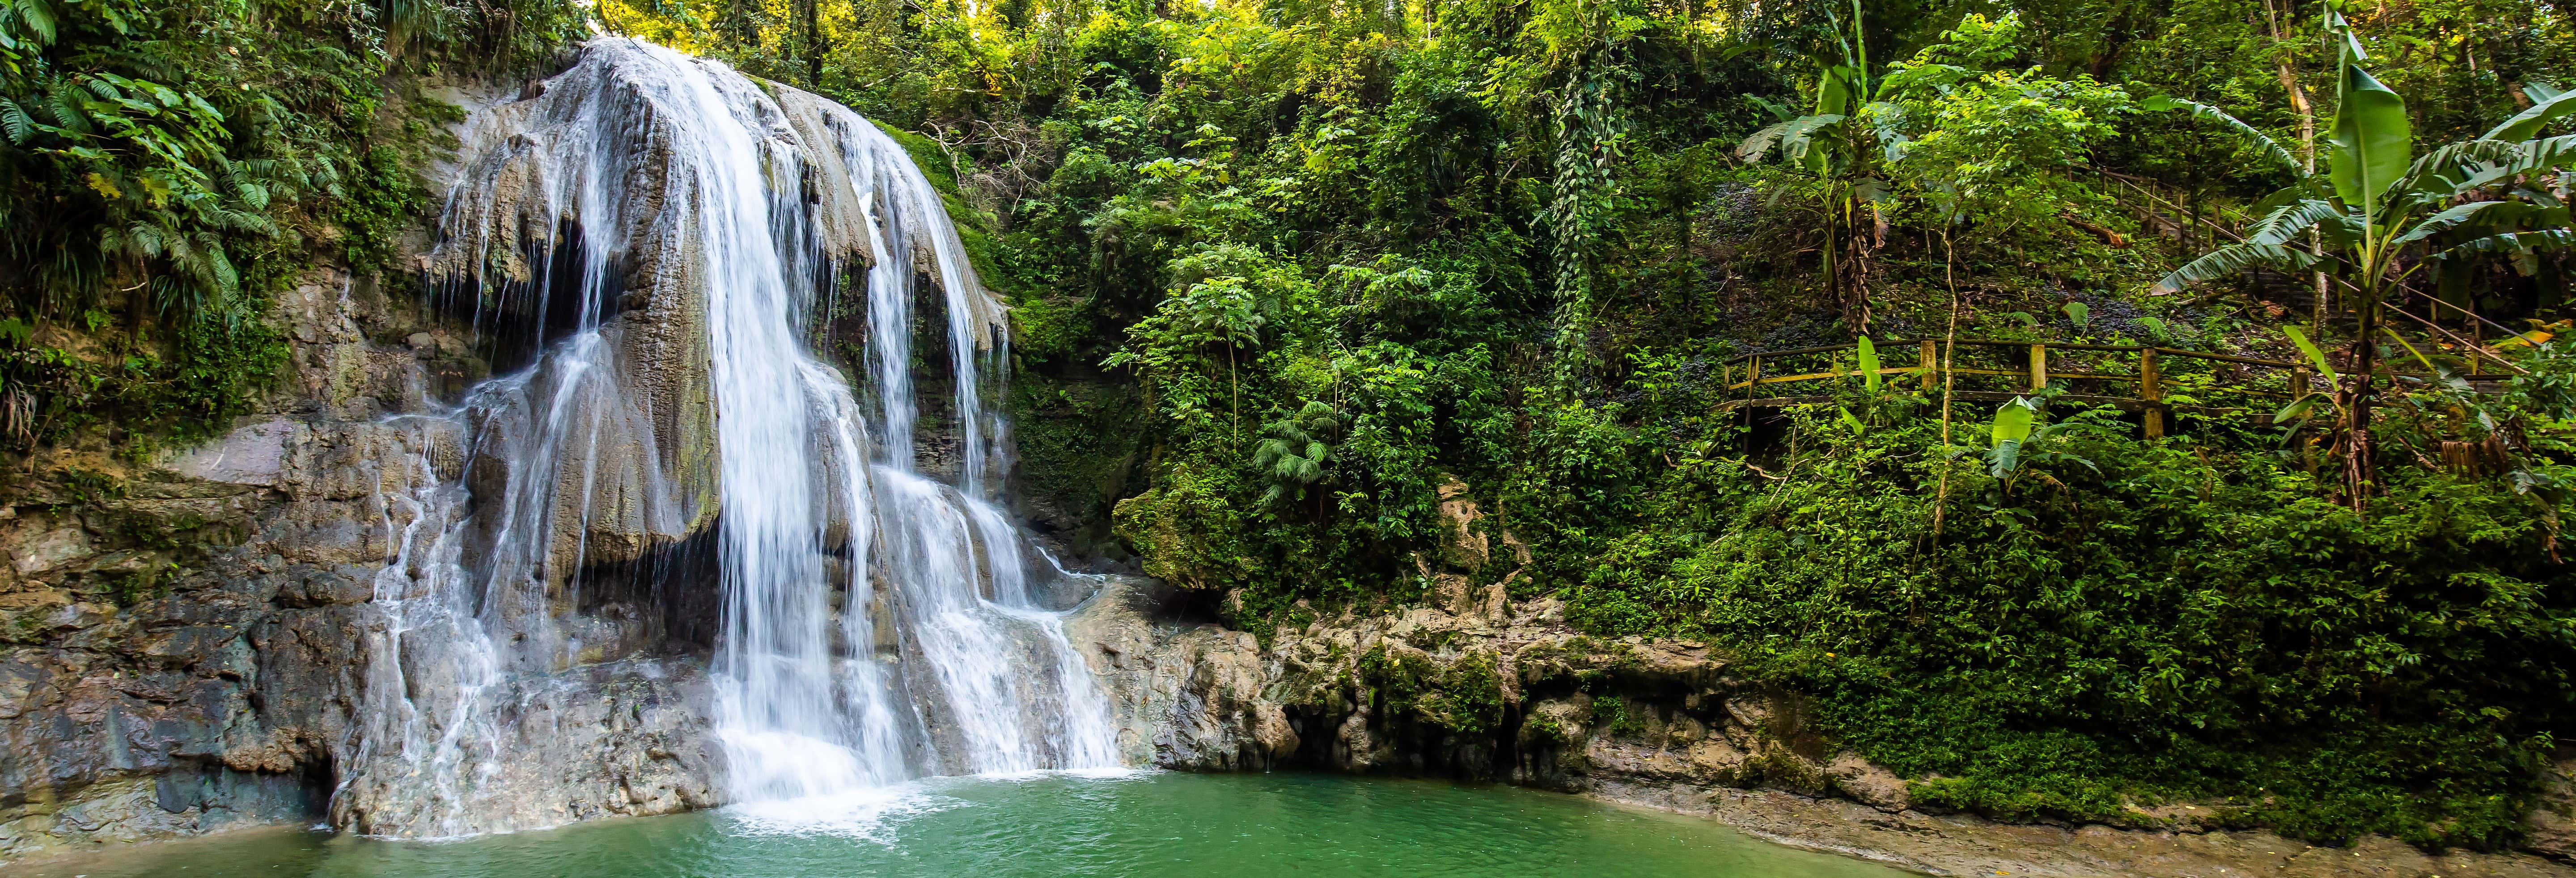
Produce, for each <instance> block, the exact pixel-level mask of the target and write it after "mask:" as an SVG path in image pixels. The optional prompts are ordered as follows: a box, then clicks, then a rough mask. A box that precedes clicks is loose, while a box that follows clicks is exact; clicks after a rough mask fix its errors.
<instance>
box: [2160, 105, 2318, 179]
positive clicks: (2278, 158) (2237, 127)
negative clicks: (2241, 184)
mask: <svg viewBox="0 0 2576 878" xmlns="http://www.w3.org/2000/svg"><path fill="white" fill-rule="evenodd" d="M2138 107H2139V108H2140V109H2144V110H2148V111H2151V112H2161V111H2165V110H2189V111H2191V115H2192V118H2195V119H2207V120H2210V121H2212V122H2217V123H2219V124H2220V125H2224V126H2226V127H2228V128H2229V129H2231V130H2233V131H2235V132H2236V133H2237V134H2240V135H2243V136H2244V137H2245V139H2247V140H2250V141H2253V143H2254V147H2255V148H2256V149H2259V150H2261V151H2262V152H2263V155H2264V157H2265V158H2269V159H2271V160H2272V163H2273V164H2276V165H2280V166H2281V169H2282V170H2286V171H2289V172H2290V173H2293V174H2300V173H2305V171H2304V170H2303V169H2302V168H2301V166H2300V165H2299V158H2298V157H2297V156H2294V155H2291V154H2290V150H2289V149H2288V148H2286V147H2283V146H2282V145H2281V144H2280V142H2279V141H2276V140H2273V139H2272V135H2269V134H2265V133H2263V129H2260V128H2256V127H2254V126H2252V125H2248V124H2245V122H2244V120H2241V119H2238V118H2236V117H2234V116H2230V115H2228V114H2227V112H2226V111H2224V110H2221V109H2219V108H2217V107H2213V106H2210V105H2208V104H2204V103H2201V102H2199V101H2192V100H2184V99H2182V98H2177V97H2170V96H2166V95H2156V96H2154V97H2150V98H2147V99H2146V100H2143V101H2140V102H2138Z"/></svg>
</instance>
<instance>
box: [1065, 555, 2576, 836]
mask: <svg viewBox="0 0 2576 878" xmlns="http://www.w3.org/2000/svg"><path fill="white" fill-rule="evenodd" d="M1448 599H1449V600H1448V605H1447V606H1430V607H1417V608H1413V609H1409V610H1405V611H1402V612H1400V613H1395V614H1390V615H1385V616H1377V617H1357V616H1349V615H1345V616H1343V617H1340V618H1335V619H1329V620H1317V621H1315V622H1313V623H1311V624H1309V625H1307V626H1306V627H1305V628H1303V629H1301V630H1294V631H1291V630H1282V631H1279V632H1278V633H1277V634H1275V635H1274V636H1273V638H1272V640H1271V643H1270V644H1269V645H1268V646H1267V647H1266V648H1265V647H1264V646H1263V645H1262V644H1260V643H1259V642H1258V641H1257V640H1256V638H1254V637H1253V636H1252V635H1251V634H1248V633H1244V632H1241V631H1230V630H1227V629H1224V628H1222V627H1219V626H1217V625H1213V624H1207V623H1204V622H1196V621H1192V620H1190V619H1189V618H1187V617H1186V616H1185V615H1183V614H1182V613H1181V612H1180V611H1178V610H1176V609H1174V607H1175V606H1177V605H1178V604H1179V603H1181V601H1179V600H1178V597H1177V596H1176V595H1175V594H1173V593H1172V591H1171V590H1170V589H1169V588H1168V587H1166V586H1164V585H1162V584H1160V583H1158V582H1155V581H1153V580H1148V579H1141V578H1118V579H1114V580H1112V581H1111V582H1109V583H1108V584H1107V585H1106V586H1105V587H1104V588H1103V590H1102V592H1101V594H1100V595H1099V596H1098V597H1096V598H1095V599H1093V601H1092V602H1090V603H1089V604H1086V605H1085V606H1084V607H1083V608H1082V609H1081V610H1079V611H1077V612H1076V614H1075V616H1074V619H1073V620H1072V621H1071V623H1070V624H1069V625H1068V628H1069V630H1070V631H1071V632H1072V633H1073V634H1074V635H1075V639H1076V641H1077V642H1078V643H1085V644H1088V645H1090V647H1091V649H1092V653H1091V659H1092V663H1093V668H1094V670H1095V671H1096V672H1097V673H1098V674H1099V675H1100V678H1101V679H1102V681H1103V682H1104V685H1105V686H1107V688H1108V689H1109V690H1110V693H1111V696H1112V700H1113V702H1114V703H1115V704H1116V706H1117V710H1118V714H1119V720H1120V723H1121V726H1122V738H1121V740H1122V744H1123V745H1124V746H1125V747H1126V749H1127V755H1128V758H1129V759H1130V760H1131V761H1137V762H1150V763H1152V764H1156V765H1160V766H1164V767H1167V768H1176V769H1183V770H1202V771H1241V770H1267V769H1308V770H1321V771H1333V772H1364V773H1388V774H1417V775H1446V776H1454V777H1459V778H1462V779H1468V780H1483V781H1499V782H1508V783H1513V784H1517V785H1523V786H1530V787H1535V788H1541V789H1549V790H1556V791H1561V792H1568V793H1574V794H1578V795H1583V796H1587V797H1590V798H1594V799H1598V800H1601V801H1605V802H1612V803H1618V804H1624V805H1632V806H1639V807H1646V808H1653V809H1657V810H1664V811H1672V812H1678V813H1684V814H1692V815H1697V816H1702V817H1706V818H1709V819H1713V820H1717V821H1719V822H1722V823H1725V824H1728V825H1730V826H1733V827H1735V828H1737V829H1740V830H1743V831H1745V832H1747V833H1750V834H1752V835H1755V836H1757V837H1760V838H1764V839H1767V840H1769V841H1772V842H1776V843H1779V844H1785V845H1790V846H1793V847H1800V848H1807V849H1812V850H1819V851H1828V852H1834V853H1840V854H1845V855H1849V856H1855V857H1860V858H1863V859H1869V860H1875V861H1879V862H1884V863H1887V864H1890V865H1894V866H1898V867H1901V868H1905V869H1909V870H1912V871H1917V872H1922V873H1925V874H1931V875H1959V876H1970V875H1978V876H1995V875H2054V876H2069V878H2090V876H2112V875H2135V876H2156V878H2166V876H2170V878H2216V876H2239V875H2258V876H2268V875H2279V876H2329V875H2352V876H2411V878H2429V876H2440V875H2471V874H2475V875H2502V876H2571V875H2576V865H2571V863H2570V862H2569V860H2568V857H2569V853H2570V849H2569V848H2568V847H2567V846H2566V845H2565V840H2566V839H2565V834H2564V831H2563V829H2561V828H2559V827H2560V823H2561V821H2563V818H2560V817H2558V816H2557V815H2555V814H2552V813H2550V812H2548V811H2546V810H2544V811H2543V812H2542V813H2541V814H2539V815H2536V824H2537V826H2536V830H2537V831H2535V833H2534V834H2533V839H2532V842H2531V843H2530V844H2529V846H2528V849H2526V850H2524V851H2518V852H2512V853H2478V852H2469V851H2451V852H2447V853H2443V854H2439V855H2434V854H2427V853H2425V852H2424V851H2422V850H2420V849H2417V848H2415V847H2413V846H2410V845H2407V844H2404V843H2402V842H2398V841H2396V840H2393V839H2388V838H2380V837H2373V838H2367V839H2364V840H2362V841H2361V842H2359V843H2357V844H2355V845H2353V846H2351V847H2345V848H2335V847H2319V846H2312V845H2309V844H2307V843H2304V842H2297V841H2291V840H2288V839H2284V838H2281V837H2279V836H2275V835H2271V834H2269V833H2262V832H2242V831H2226V830H2222V829H2217V828H2213V826H2211V825H2210V823H2211V822H2214V821H2209V822H2205V820H2206V818H2202V817H2200V816H2198V815H2195V814H2194V813H2192V812H2195V811H2199V812H2203V813H2206V812H2208V811H2209V810H2211V809H2204V808H2199V807H2190V808H2185V807H2179V806H2177V807H2168V808H2159V809H2154V810H2152V811H2150V810H2145V809H2139V810H2137V811H2136V812H2135V813H2134V815H2133V819H2132V821H2131V823H2130V825H2127V826H2120V827H2114V826H2107V825H2100V824H2091V825H2082V826H2061V825H2047V824H2007V823H1999V822H1996V821H1992V820H1986V819H1983V818H1978V817H1975V816H1970V815H1960V814H1931V813H1925V812H1923V811H1919V810H1915V809H1914V808H1912V807H1911V806H1910V805H1911V803H1910V802H1908V801H1907V797H1906V785H1905V782H1904V780H1903V779H1901V778H1898V777H1896V776H1895V775H1893V774H1891V773H1889V772H1887V771H1886V770H1885V769H1883V768H1880V767H1878V766H1875V765H1871V764H1869V763H1868V762H1867V761H1865V760H1862V759H1860V758H1859V757H1858V756H1857V755H1854V754H1851V753H1848V752H1827V751H1825V750H1824V749H1822V746H1821V740H1820V739H1818V738H1816V737H1815V736H1814V735H1812V734H1810V733H1808V731H1807V730H1806V728H1805V723H1804V720H1803V718H1802V716H1801V715H1800V714H1799V713H1798V711H1797V708H1796V705H1797V703H1798V702H1797V700H1796V699H1795V698H1794V696H1791V695H1786V694H1782V693H1766V692H1762V691H1760V690H1759V689H1758V688H1755V687H1752V686H1750V685H1749V684H1747V683H1745V682H1744V681H1741V680H1738V679H1735V678H1732V677H1730V676H1729V675H1728V674H1727V673H1726V669H1725V662H1724V661H1723V660H1722V659H1720V658H1716V657H1712V656H1711V655H1709V654H1708V652H1707V650H1705V649H1703V648H1700V647H1697V646H1695V645H1690V644H1682V643H1673V642H1656V641H1636V640H1630V641H1599V640H1595V639H1591V638H1586V637H1584V636H1583V635H1581V634H1578V633H1576V632H1574V631H1573V630H1572V629H1571V628H1569V627H1568V626H1566V625H1565V624H1564V623H1563V620H1562V619H1561V618H1560V617H1559V616H1558V615H1557V608H1556V607H1555V605H1554V604H1553V602H1550V601H1534V602H1529V603H1528V604H1527V605H1526V606H1520V607H1511V606H1509V605H1508V602H1506V601H1505V600H1504V599H1503V597H1502V595H1501V593H1500V591H1499V590H1490V591H1487V592H1480V593H1475V594H1473V595H1472V596H1470V595H1469V594H1468V593H1467V592H1465V591H1464V590H1458V589H1452V590H1451V593H1450V594H1449V595H1448ZM1487 681H1490V684H1491V686H1492V690H1491V692H1490V695H1491V700H1490V701H1487V700H1486V698H1485V697H1484V696H1483V695H1481V694H1479V693H1477V692H1475V691H1473V690H1474V687H1476V686H1478V685H1482V684H1485V683H1486V682H1487ZM1407 687H1411V688H1413V689H1414V690H1416V691H1414V692H1412V693H1401V692H1399V693H1397V697H1393V698H1390V697H1389V693H1388V692H1387V690H1389V689H1398V690H1401V689H1404V688H1407ZM1458 689H1463V690H1468V691H1451V690H1458ZM1431 690H1437V691H1436V694H1424V693H1425V692H1426V691H1431ZM2562 792H2563V789H2562Z"/></svg>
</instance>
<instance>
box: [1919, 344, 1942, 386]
mask: <svg viewBox="0 0 2576 878" xmlns="http://www.w3.org/2000/svg"><path fill="white" fill-rule="evenodd" d="M1940 366H1941V360H1940V358H1938V357H1935V356H1933V355H1932V342H1931V341H1930V340H1929V339H1926V340H1925V341H1924V342H1923V392H1925V393H1930V392H1932V373H1933V372H1936V371H1939V369H1940Z"/></svg>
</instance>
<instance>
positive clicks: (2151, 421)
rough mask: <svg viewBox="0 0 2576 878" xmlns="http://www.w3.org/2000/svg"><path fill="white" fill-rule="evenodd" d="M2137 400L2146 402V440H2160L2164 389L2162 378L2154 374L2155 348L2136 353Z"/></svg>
mask: <svg viewBox="0 0 2576 878" xmlns="http://www.w3.org/2000/svg"><path fill="white" fill-rule="evenodd" d="M2138 398H2140V399H2143V400H2146V401H2147V406H2146V411H2145V413H2144V414H2145V415H2146V417H2145V418H2144V420H2145V421H2146V427H2147V438H2149V439H2157V438H2162V437H2163V436H2164V435H2165V407H2164V398H2165V389H2164V381H2163V378H2162V376H2159V375H2157V374H2156V349H2155V348H2147V349H2145V350H2141V351H2139V352H2138Z"/></svg>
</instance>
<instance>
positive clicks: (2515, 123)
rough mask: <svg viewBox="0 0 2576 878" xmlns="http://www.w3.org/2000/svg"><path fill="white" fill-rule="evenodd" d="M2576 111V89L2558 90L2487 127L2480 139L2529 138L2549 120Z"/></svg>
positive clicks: (2538, 131) (2536, 133)
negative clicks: (2500, 121)
mask: <svg viewBox="0 0 2576 878" xmlns="http://www.w3.org/2000/svg"><path fill="white" fill-rule="evenodd" d="M2569 113H2576V91H2565V92H2558V93H2556V94H2553V95H2550V96H2549V97H2548V98H2547V99H2546V100H2540V101H2536V102H2534V103H2533V104H2532V105H2531V109H2528V110H2524V111H2522V112H2520V113H2516V114H2514V116H2513V118H2511V119H2506V120H2504V122H2502V123H2500V124H2498V125H2496V127H2494V128H2490V129H2487V133H2486V135H2485V136H2484V137H2481V138H2479V139H2481V140H2530V139H2531V138H2532V137H2533V136H2535V135H2538V134H2539V133H2540V129H2541V127H2542V126H2545V125H2548V124H2549V122H2550V120H2553V119H2556V118H2558V117H2560V116H2564V115H2567V114H2569Z"/></svg>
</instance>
